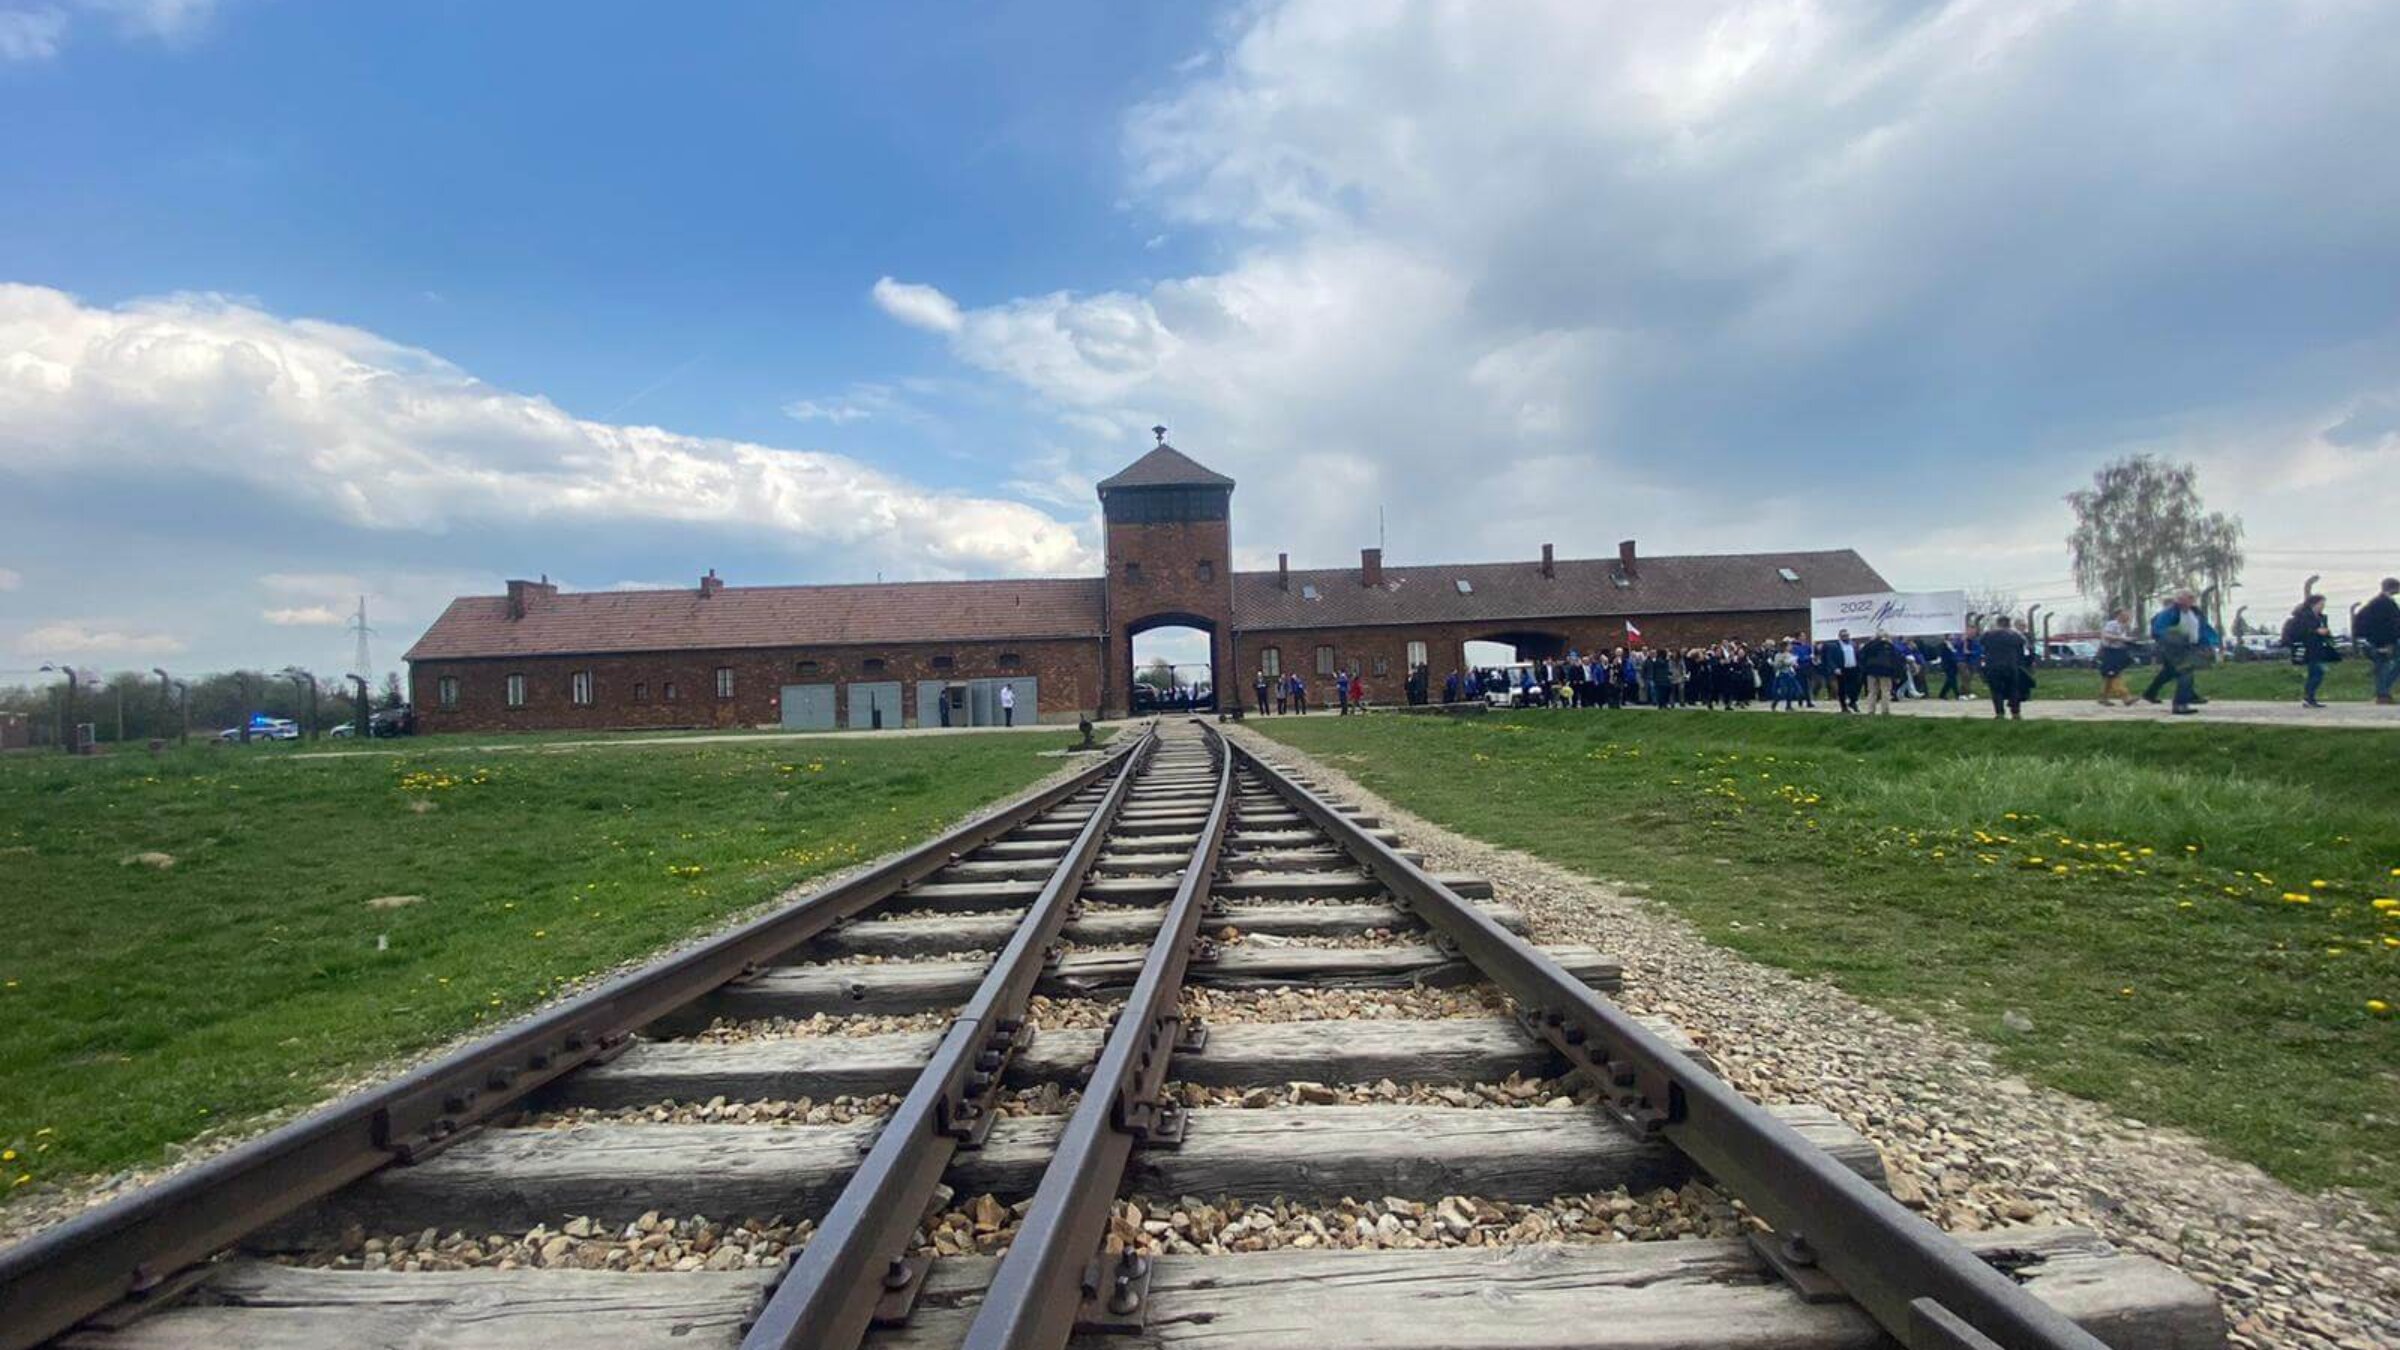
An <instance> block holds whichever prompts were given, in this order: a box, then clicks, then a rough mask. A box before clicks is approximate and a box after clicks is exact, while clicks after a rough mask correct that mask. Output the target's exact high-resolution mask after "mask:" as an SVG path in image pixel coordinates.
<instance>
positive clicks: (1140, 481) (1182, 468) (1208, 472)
mask: <svg viewBox="0 0 2400 1350" xmlns="http://www.w3.org/2000/svg"><path fill="white" fill-rule="evenodd" d="M1232 486H1233V480H1232V479H1230V478H1227V477H1226V476H1225V475H1223V474H1221V473H1218V472H1217V471H1216V470H1214V469H1211V468H1207V467H1205V466H1203V465H1202V464H1200V462H1199V461H1197V460H1195V459H1193V458H1192V457H1191V456H1190V455H1187V454H1185V453H1183V452H1182V451H1181V450H1178V449H1176V448H1175V447H1174V446H1171V445H1169V444H1167V443H1166V442H1165V441H1160V442H1159V443H1158V447H1157V448H1156V449H1154V450H1152V451H1151V452H1150V453H1149V454H1146V455H1144V456H1142V457H1141V458H1140V459H1137V460H1135V461H1134V462H1133V463H1131V464H1128V465H1126V466H1125V467H1124V468H1122V469H1120V470H1118V471H1117V472H1116V473H1114V474H1112V475H1110V476H1109V477H1106V478H1103V479H1101V480H1100V492H1101V495H1102V496H1106V495H1107V494H1109V493H1111V492H1114V491H1116V490H1117V489H1118V488H1154V487H1221V488H1230V487H1232Z"/></svg>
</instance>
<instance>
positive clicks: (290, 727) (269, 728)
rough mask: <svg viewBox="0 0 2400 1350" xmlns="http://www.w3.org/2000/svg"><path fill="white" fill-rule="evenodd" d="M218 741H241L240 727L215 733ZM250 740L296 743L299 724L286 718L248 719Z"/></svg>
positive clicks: (261, 715) (298, 736) (260, 717)
mask: <svg viewBox="0 0 2400 1350" xmlns="http://www.w3.org/2000/svg"><path fill="white" fill-rule="evenodd" d="M217 739H218V740H220V741H238V740H240V739H242V729H241V728H240V727H227V728H225V729H224V730H223V731H220V732H218V733H217ZM250 739H251V740H254V741H296V740H299V739H300V724H299V723H298V722H295V721H293V720H292V719H290V718H288V717H268V716H266V715H265V714H263V713H262V714H260V715H259V716H256V717H253V718H251V719H250Z"/></svg>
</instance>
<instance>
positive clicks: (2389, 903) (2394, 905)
mask: <svg viewBox="0 0 2400 1350" xmlns="http://www.w3.org/2000/svg"><path fill="white" fill-rule="evenodd" d="M2375 908H2377V909H2380V910H2382V911H2383V912H2384V913H2386V914H2391V913H2395V912H2400V897H2394V896H2389V895H2387V896H2385V897H2383V898H2382V899H2380V900H2377V901H2376V902H2375ZM9 983H10V984H15V983H16V981H15V980H10V981H9Z"/></svg>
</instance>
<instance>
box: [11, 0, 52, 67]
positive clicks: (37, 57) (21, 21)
mask: <svg viewBox="0 0 2400 1350" xmlns="http://www.w3.org/2000/svg"><path fill="white" fill-rule="evenodd" d="M66 33H67V13H66V11H65V10H62V9H59V8H56V7H55V6H46V7H44V8H41V9H0V61H47V60H49V59H50V58H51V57H53V56H56V55H58V48H59V44H60V43H61V42H62V41H64V40H65V38H66Z"/></svg>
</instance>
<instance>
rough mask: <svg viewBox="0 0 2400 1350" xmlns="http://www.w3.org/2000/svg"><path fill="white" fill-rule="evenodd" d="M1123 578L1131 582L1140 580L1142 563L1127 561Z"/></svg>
mask: <svg viewBox="0 0 2400 1350" xmlns="http://www.w3.org/2000/svg"><path fill="white" fill-rule="evenodd" d="M1125 579H1126V580H1127V581H1133V582H1138V581H1140V580H1141V579H1142V565H1141V564H1140V563H1138V562H1129V563H1127V564H1125Z"/></svg>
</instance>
